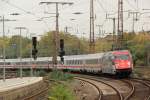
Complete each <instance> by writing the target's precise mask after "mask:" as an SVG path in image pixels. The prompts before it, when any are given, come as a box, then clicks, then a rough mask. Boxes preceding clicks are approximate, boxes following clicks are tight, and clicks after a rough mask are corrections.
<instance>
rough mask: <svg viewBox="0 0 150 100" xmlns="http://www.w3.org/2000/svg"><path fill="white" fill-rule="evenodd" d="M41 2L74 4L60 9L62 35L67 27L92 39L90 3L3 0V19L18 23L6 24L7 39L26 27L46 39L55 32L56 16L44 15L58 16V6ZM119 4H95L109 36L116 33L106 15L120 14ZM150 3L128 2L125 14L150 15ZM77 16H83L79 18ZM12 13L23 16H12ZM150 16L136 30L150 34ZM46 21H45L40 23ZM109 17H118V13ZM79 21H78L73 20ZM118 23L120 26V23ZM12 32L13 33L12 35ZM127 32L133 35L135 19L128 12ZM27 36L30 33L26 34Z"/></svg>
mask: <svg viewBox="0 0 150 100" xmlns="http://www.w3.org/2000/svg"><path fill="white" fill-rule="evenodd" d="M41 1H66V2H73V3H74V4H73V5H71V6H69V5H59V12H60V17H59V25H60V31H64V27H65V26H68V27H70V28H69V29H68V31H69V32H71V33H72V34H76V35H80V36H82V35H83V33H85V34H84V36H86V37H89V9H90V8H89V2H90V0H0V16H3V15H4V16H5V18H6V19H16V20H17V21H11V22H5V32H6V33H7V35H14V34H19V32H18V30H15V27H18V26H23V27H27V28H28V29H29V32H30V33H36V35H43V33H44V32H47V31H49V30H55V17H54V16H55V15H54V14H44V12H48V13H55V5H53V4H52V5H45V4H43V5H39V3H40V2H41ZM117 2H118V0H94V9H95V25H103V30H105V32H106V33H108V32H112V25H113V24H112V20H106V18H105V17H106V13H109V14H112V13H116V12H117ZM142 9H150V0H124V11H126V10H132V11H138V12H140V13H143V12H150V10H145V11H144V10H142ZM75 12H82V13H83V14H80V15H75V14H73V13H75ZM11 13H19V14H20V15H17V16H12V15H10V14H11ZM149 16H150V13H145V14H141V16H140V17H139V21H138V22H136V24H135V30H136V31H141V30H142V26H143V29H144V30H150V17H149ZM42 17H49V18H45V19H43V20H44V21H36V20H39V19H40V18H42ZM109 17H116V18H117V13H116V14H114V15H111V16H109ZM70 19H75V20H73V21H72V20H70ZM116 23H117V22H116ZM8 30H9V31H8ZM124 30H125V31H132V16H129V14H128V13H127V12H125V13H124ZM95 33H96V34H98V27H95ZM0 34H1V35H2V23H0ZM22 34H23V35H24V36H26V30H24V31H23V32H22Z"/></svg>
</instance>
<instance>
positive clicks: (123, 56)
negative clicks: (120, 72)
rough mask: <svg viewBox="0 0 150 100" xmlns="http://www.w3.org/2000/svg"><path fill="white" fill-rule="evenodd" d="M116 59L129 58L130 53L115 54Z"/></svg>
mask: <svg viewBox="0 0 150 100" xmlns="http://www.w3.org/2000/svg"><path fill="white" fill-rule="evenodd" d="M115 58H116V59H121V60H128V59H129V55H115Z"/></svg>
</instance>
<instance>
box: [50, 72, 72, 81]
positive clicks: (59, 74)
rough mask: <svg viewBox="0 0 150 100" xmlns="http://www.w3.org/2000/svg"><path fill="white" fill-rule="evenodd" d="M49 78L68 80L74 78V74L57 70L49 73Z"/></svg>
mask: <svg viewBox="0 0 150 100" xmlns="http://www.w3.org/2000/svg"><path fill="white" fill-rule="evenodd" d="M49 79H54V80H60V81H67V80H71V79H73V75H71V74H68V73H64V72H62V71H56V70H55V71H52V72H51V73H50V74H49Z"/></svg>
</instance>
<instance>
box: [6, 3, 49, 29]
mask: <svg viewBox="0 0 150 100" xmlns="http://www.w3.org/2000/svg"><path fill="white" fill-rule="evenodd" d="M3 2H5V3H6V4H8V5H10V6H12V7H14V8H17V9H19V10H20V11H23V12H25V13H26V14H30V15H33V16H34V17H36V18H38V19H40V17H38V16H36V14H35V13H32V12H30V11H27V10H25V9H23V8H21V7H19V6H17V5H15V4H12V3H10V2H8V1H3ZM42 21H43V23H44V24H45V26H46V27H47V28H48V30H49V27H48V24H47V23H46V22H45V21H44V20H42Z"/></svg>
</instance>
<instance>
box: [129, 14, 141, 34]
mask: <svg viewBox="0 0 150 100" xmlns="http://www.w3.org/2000/svg"><path fill="white" fill-rule="evenodd" d="M138 13H139V12H129V16H130V15H132V17H133V19H132V20H133V22H132V32H133V33H135V31H134V28H135V21H138Z"/></svg>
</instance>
